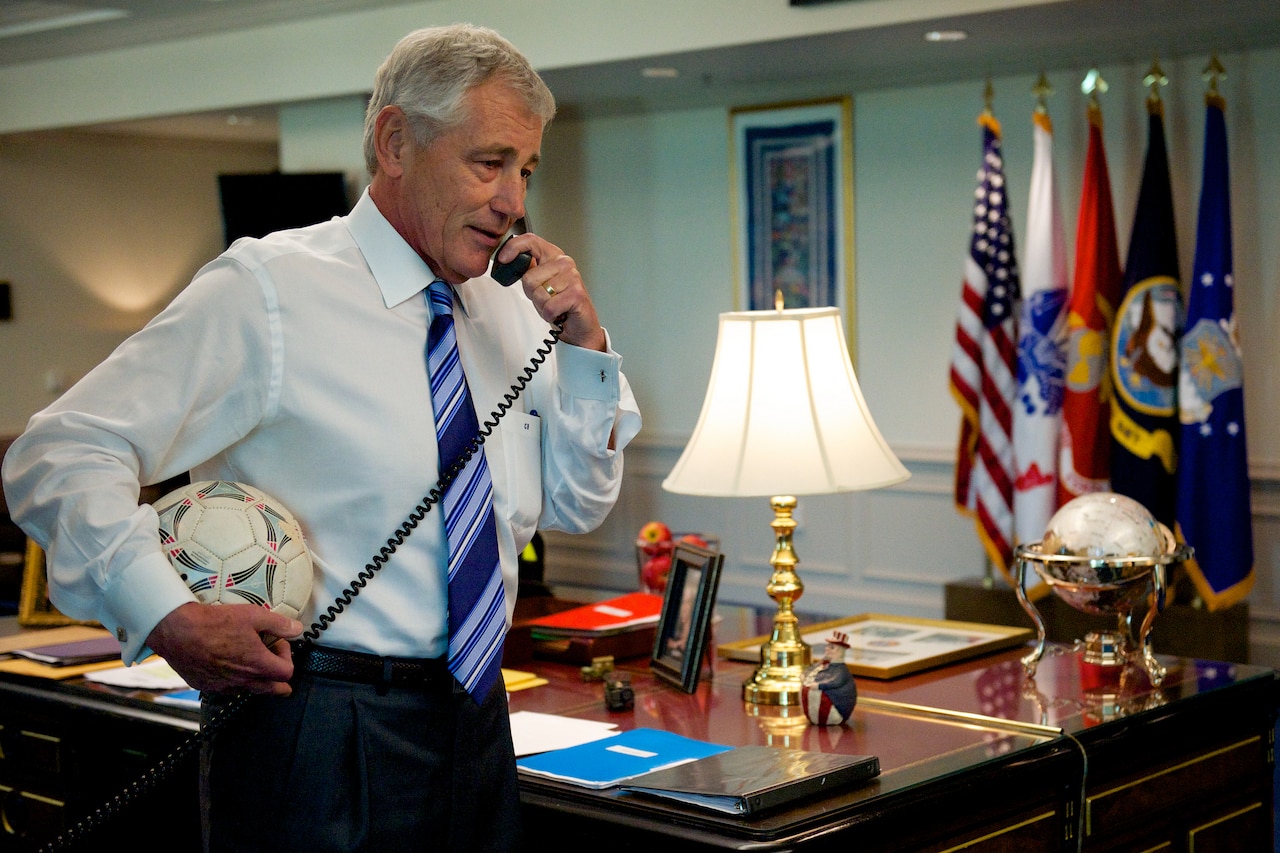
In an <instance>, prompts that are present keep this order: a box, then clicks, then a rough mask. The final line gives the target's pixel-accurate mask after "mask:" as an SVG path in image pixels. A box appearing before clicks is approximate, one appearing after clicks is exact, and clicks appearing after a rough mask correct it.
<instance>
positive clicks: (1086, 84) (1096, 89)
mask: <svg viewBox="0 0 1280 853" xmlns="http://www.w3.org/2000/svg"><path fill="white" fill-rule="evenodd" d="M1080 91H1081V92H1084V93H1085V94H1086V95H1088V96H1089V101H1090V102H1091V103H1094V104H1096V103H1097V102H1098V95H1099V93H1101V94H1103V95H1105V94H1106V93H1107V81H1106V80H1103V79H1102V73H1101V72H1100V71H1098V69H1097V68H1090V69H1089V73H1088V74H1086V75H1084V80H1082V81H1081V82H1080Z"/></svg>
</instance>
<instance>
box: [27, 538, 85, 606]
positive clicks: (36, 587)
mask: <svg viewBox="0 0 1280 853" xmlns="http://www.w3.org/2000/svg"><path fill="white" fill-rule="evenodd" d="M18 624H19V625H21V626H22V627H24V628H48V627H52V626H55V625H97V624H98V623H97V622H94V621H81V620H78V619H72V618H71V617H70V616H65V615H63V614H62V613H60V612H58V608H56V607H54V606H53V602H51V601H50V600H49V578H48V575H47V574H46V567H45V560H44V549H43V548H41V547H40V546H39V545H37V544H36V543H35V542H34V541H32V540H31V539H28V540H27V553H26V559H25V561H24V564H23V568H22V592H21V594H20V595H19V598H18Z"/></svg>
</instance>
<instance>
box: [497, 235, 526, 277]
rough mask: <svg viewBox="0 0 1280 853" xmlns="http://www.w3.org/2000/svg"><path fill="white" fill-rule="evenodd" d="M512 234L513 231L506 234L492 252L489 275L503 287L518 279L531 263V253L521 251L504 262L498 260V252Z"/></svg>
mask: <svg viewBox="0 0 1280 853" xmlns="http://www.w3.org/2000/svg"><path fill="white" fill-rule="evenodd" d="M514 236H515V234H514V233H511V234H508V235H507V239H506V240H503V241H502V244H501V245H499V246H498V251H497V252H494V253H493V269H492V270H491V271H490V272H489V275H490V276H491V277H492V278H493V280H494V281H496V282H497V283H498V284H500V285H502V286H503V287H510V286H511V285H513V284H515V283H516V282H517V281H519V280H520V276H522V275H524V274H525V273H526V272H527V271H528V270H529V265H530V264H532V263H533V255H531V254H529V253H528V252H521V253H520V254H518V255H516V256H515V257H514V258H512V259H511V260H509V261H506V262H505V263H504V262H502V261H500V260H498V252H501V251H502V247H503V246H505V245H507V240H510V239H511V238H512V237H514Z"/></svg>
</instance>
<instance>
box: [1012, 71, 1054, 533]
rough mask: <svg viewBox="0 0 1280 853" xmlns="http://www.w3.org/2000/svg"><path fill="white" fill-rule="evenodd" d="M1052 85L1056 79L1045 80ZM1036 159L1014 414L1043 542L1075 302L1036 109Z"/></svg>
mask: <svg viewBox="0 0 1280 853" xmlns="http://www.w3.org/2000/svg"><path fill="white" fill-rule="evenodd" d="M1042 85H1043V86H1044V87H1045V88H1046V89H1047V88H1048V83H1047V82H1043V81H1042ZM1033 121H1034V123H1035V126H1034V130H1033V133H1034V134H1035V159H1034V160H1033V161H1032V164H1031V192H1030V193H1029V195H1028V200H1027V241H1026V243H1025V246H1024V249H1023V253H1022V257H1023V261H1022V312H1021V313H1020V314H1019V316H1018V396H1017V401H1016V404H1015V406H1014V415H1013V458H1014V466H1015V467H1014V470H1015V472H1016V478H1015V480H1014V484H1013V520H1014V533H1015V535H1016V541H1017V542H1018V543H1019V544H1022V543H1028V542H1039V541H1040V539H1041V537H1042V536H1043V535H1044V531H1045V528H1046V527H1047V526H1048V524H1049V519H1050V518H1051V517H1052V516H1053V513H1054V511H1055V510H1056V509H1057V508H1058V433H1059V429H1060V426H1059V425H1060V423H1061V413H1062V383H1063V374H1064V372H1065V369H1066V354H1065V352H1064V347H1063V335H1064V333H1065V325H1066V324H1065V319H1066V318H1065V308H1066V302H1067V250H1066V246H1065V245H1063V241H1062V219H1061V217H1060V216H1059V213H1058V187H1057V183H1056V182H1055V181H1054V175H1053V123H1052V122H1050V120H1049V113H1048V112H1047V111H1046V110H1045V109H1044V108H1043V106H1040V107H1037V109H1036V112H1035V113H1034V115H1033Z"/></svg>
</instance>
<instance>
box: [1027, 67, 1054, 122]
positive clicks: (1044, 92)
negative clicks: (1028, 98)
mask: <svg viewBox="0 0 1280 853" xmlns="http://www.w3.org/2000/svg"><path fill="white" fill-rule="evenodd" d="M1031 94H1033V95H1035V96H1036V112H1038V113H1046V112H1048V111H1049V105H1048V98H1049V96H1050V95H1052V94H1053V86H1052V85H1051V84H1050V83H1049V78H1048V77H1046V76H1045V73H1044V72H1043V71H1041V72H1040V79H1039V80H1037V81H1036V84H1035V85H1034V86H1032V87H1031Z"/></svg>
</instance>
